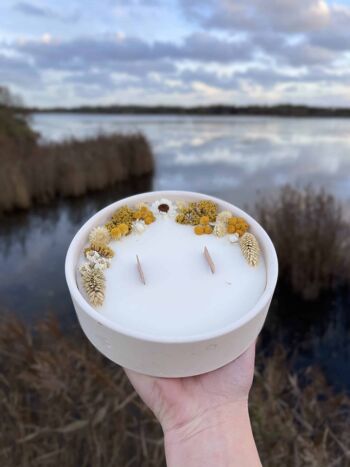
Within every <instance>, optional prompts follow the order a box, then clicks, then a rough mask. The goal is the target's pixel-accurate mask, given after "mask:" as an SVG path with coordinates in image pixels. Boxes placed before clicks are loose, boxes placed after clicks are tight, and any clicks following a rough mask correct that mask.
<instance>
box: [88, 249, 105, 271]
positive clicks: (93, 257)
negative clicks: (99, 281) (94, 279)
mask: <svg viewBox="0 0 350 467" xmlns="http://www.w3.org/2000/svg"><path fill="white" fill-rule="evenodd" d="M85 256H86V259H87V260H88V261H89V263H91V264H92V265H93V267H94V268H95V269H100V270H101V271H104V270H105V269H107V268H109V267H110V265H111V260H110V258H105V257H103V256H101V255H100V254H99V253H98V252H97V251H94V250H90V251H88V252H87V253H86V255H85Z"/></svg>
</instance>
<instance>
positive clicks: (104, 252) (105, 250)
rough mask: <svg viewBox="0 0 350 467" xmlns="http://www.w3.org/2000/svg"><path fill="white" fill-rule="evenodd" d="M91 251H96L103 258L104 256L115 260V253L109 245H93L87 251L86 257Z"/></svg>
mask: <svg viewBox="0 0 350 467" xmlns="http://www.w3.org/2000/svg"><path fill="white" fill-rule="evenodd" d="M89 250H95V251H97V253H99V254H100V255H101V256H104V257H105V258H113V256H114V251H113V250H112V248H110V247H109V246H107V245H105V246H103V245H95V244H94V243H92V244H91V246H90V247H88V248H86V249H85V256H86V254H87V252H88V251H89Z"/></svg>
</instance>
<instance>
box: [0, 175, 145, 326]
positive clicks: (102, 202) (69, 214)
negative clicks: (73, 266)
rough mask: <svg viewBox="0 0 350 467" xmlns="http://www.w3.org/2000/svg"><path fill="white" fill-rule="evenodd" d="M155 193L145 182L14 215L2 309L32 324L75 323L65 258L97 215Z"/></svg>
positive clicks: (1, 240) (4, 257) (8, 228)
mask: <svg viewBox="0 0 350 467" xmlns="http://www.w3.org/2000/svg"><path fill="white" fill-rule="evenodd" d="M150 189H152V185H151V180H150V179H149V178H144V179H140V180H138V181H137V182H136V183H134V184H133V185H132V186H130V185H129V186H124V187H121V188H120V189H119V190H109V191H105V192H100V193H94V194H90V195H89V196H85V197H84V198H79V199H70V200H61V201H59V202H57V203H55V204H53V205H50V206H49V207H37V208H35V209H33V210H31V211H30V213H24V212H23V213H17V214H14V215H8V216H6V217H4V218H3V219H2V222H1V224H0V255H1V262H0V276H1V281H0V297H1V302H0V308H1V310H5V311H6V310H10V311H11V312H15V313H16V314H17V315H19V316H21V317H23V318H25V319H26V320H27V321H35V320H36V319H37V318H40V317H42V316H43V315H45V314H46V313H48V312H51V311H53V312H55V314H58V315H59V316H60V318H61V319H62V320H63V321H64V320H65V319H66V318H68V320H69V322H71V318H72V316H73V314H72V311H73V310H72V305H71V300H70V298H69V296H68V293H67V287H66V284H65V279H64V258H65V254H66V251H67V248H68V245H69V243H70V241H71V239H72V238H73V236H74V235H75V233H76V232H77V230H78V229H79V228H80V226H81V225H82V224H83V223H84V222H85V221H86V220H87V219H88V218H89V217H90V216H91V215H92V214H94V213H95V212H96V211H98V210H99V209H101V208H102V207H104V206H106V205H107V204H109V203H111V202H113V201H115V200H117V199H120V198H123V197H125V196H128V195H131V194H135V193H141V192H143V191H148V190H150Z"/></svg>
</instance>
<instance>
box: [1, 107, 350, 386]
mask: <svg viewBox="0 0 350 467" xmlns="http://www.w3.org/2000/svg"><path fill="white" fill-rule="evenodd" d="M32 126H33V127H34V129H36V130H37V131H39V132H40V133H41V134H42V139H44V140H55V141H59V140H61V139H63V138H70V137H77V138H83V137H86V136H92V135H95V134H97V133H111V132H115V131H118V132H123V133H128V132H135V131H141V132H143V133H144V134H145V135H146V136H147V137H148V139H149V140H150V142H151V144H152V147H153V150H154V153H155V158H156V174H155V177H154V180H153V189H160V190H162V189H183V190H194V191H202V192H205V193H209V194H212V195H216V196H219V197H222V198H225V199H227V200H228V201H231V202H233V203H235V204H236V205H238V206H241V207H247V205H248V206H252V205H253V203H254V201H255V200H256V198H257V197H258V196H261V194H267V193H270V192H273V191H275V190H276V189H277V188H278V187H279V186H281V185H283V184H285V183H291V184H293V185H305V184H307V183H312V184H313V185H314V186H318V187H325V188H326V189H327V191H329V192H331V193H333V194H334V195H335V196H336V197H337V198H338V199H340V200H341V201H342V202H343V204H344V207H345V210H346V212H347V213H348V214H350V119H349V120H346V119H334V120H332V119H294V118H288V119H282V118H271V117H266V118H264V117H256V118H255V117H194V118H192V117H182V116H181V117H179V116H176V117H175V116H127V115H125V116H124V115H123V116H109V115H65V114H37V115H34V116H33V118H32ZM151 188H152V186H151V184H150V182H149V181H144V183H142V184H141V185H140V186H137V187H128V188H127V189H126V188H125V189H121V190H120V191H118V192H104V193H99V194H91V195H89V196H87V197H85V198H83V199H78V200H74V201H72V200H66V201H60V202H57V203H55V204H53V205H51V206H50V207H39V208H35V209H34V210H32V211H31V212H29V213H22V214H15V215H11V216H7V217H6V218H5V219H2V221H1V222H0V255H1V262H0V277H1V281H0V309H2V310H10V312H12V313H13V312H14V313H16V314H17V315H19V316H21V317H23V318H24V319H26V320H27V321H28V322H32V321H33V320H34V321H35V320H36V319H39V318H41V317H42V316H43V315H44V314H46V313H49V312H53V313H55V314H56V315H58V316H59V317H60V319H61V321H63V322H65V323H66V325H68V326H71V325H74V323H75V318H74V312H73V309H72V305H71V302H70V298H69V296H68V292H67V289H66V285H65V282H64V274H63V264H64V256H65V252H66V249H67V247H68V244H69V242H70V240H71V238H72V237H73V235H74V233H75V232H76V231H77V230H78V228H79V226H80V225H81V224H82V223H83V222H84V221H85V220H86V219H87V218H89V217H90V216H91V214H92V213H94V212H96V211H97V210H98V209H100V208H101V207H102V206H104V205H106V204H108V203H110V202H112V201H113V200H116V199H118V198H121V197H124V196H126V195H128V194H131V193H133V192H141V191H146V190H149V189H151ZM250 209H251V208H248V210H250ZM303 306H304V305H303V304H300V303H297V304H296V303H291V302H290V300H289V299H288V300H286V298H285V295H283V294H278V296H276V298H275V301H274V303H273V307H272V313H270V320H269V321H270V324H269V329H271V333H272V339H273V338H275V336H276V335H280V334H283V333H284V332H285V330H286V329H289V328H293V330H294V331H295V332H293V335H292V336H290V339H291V342H292V344H291V345H290V347H291V348H297V349H298V351H299V352H298V355H299V356H298V359H297V361H296V366H305V365H308V364H310V363H312V364H315V363H319V364H320V366H322V367H323V368H324V369H325V370H326V373H327V376H328V378H329V379H330V381H331V382H332V384H333V385H334V386H335V387H339V388H342V387H348V388H349V390H350V375H349V372H348V361H349V356H350V335H349V334H350V322H349V321H350V318H349V313H348V310H349V308H350V300H349V296H348V295H346V294H341V293H340V294H337V295H335V296H334V298H332V299H330V300H329V301H327V302H322V306H321V302H319V303H318V304H315V305H314V310H313V312H312V313H310V310H309V309H308V310H306V311H305V314H304V315H303V316H308V317H310V321H309V322H305V320H304V319H300V314H296V313H295V310H300V309H302V307H303ZM283 310H284V313H283ZM276 316H278V317H279V319H278V320H277V322H276V323H275V322H274V319H273V318H274V317H276ZM270 340H271V336H270Z"/></svg>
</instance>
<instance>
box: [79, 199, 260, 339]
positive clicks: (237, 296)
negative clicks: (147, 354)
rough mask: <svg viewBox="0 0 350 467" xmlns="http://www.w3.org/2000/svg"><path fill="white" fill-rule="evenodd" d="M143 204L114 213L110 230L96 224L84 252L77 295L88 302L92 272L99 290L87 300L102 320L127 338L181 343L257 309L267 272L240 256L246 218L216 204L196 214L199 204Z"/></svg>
mask: <svg viewBox="0 0 350 467" xmlns="http://www.w3.org/2000/svg"><path fill="white" fill-rule="evenodd" d="M143 201H146V200H142V197H141V198H140V199H139V200H138V202H137V203H131V204H130V203H126V204H125V205H122V208H127V209H126V210H125V211H126V212H125V213H124V212H123V211H120V208H119V212H120V216H119V217H118V214H117V219H116V222H115V223H113V221H112V223H111V219H113V215H112V216H110V217H109V218H106V219H105V225H106V226H107V227H105V225H104V224H102V225H99V226H95V227H94V228H93V229H92V230H91V232H90V243H91V244H90V245H89V242H88V239H86V240H87V242H86V245H85V249H84V250H85V251H84V250H82V251H81V255H80V258H79V262H78V267H79V268H80V271H81V275H80V278H79V281H78V284H79V289H80V291H81V293H82V294H83V296H84V297H85V298H86V300H87V301H89V295H88V293H87V291H86V290H85V288H84V273H86V271H88V272H89V271H90V268H91V267H93V268H95V267H96V266H97V269H98V271H97V279H99V278H100V279H101V289H99V291H98V294H99V295H98V294H97V299H96V300H92V302H93V304H95V305H96V310H98V312H99V313H100V314H101V315H103V316H104V317H106V318H107V319H108V320H110V321H111V322H113V323H115V324H116V325H118V326H122V327H123V328H125V329H127V330H129V331H130V332H136V333H143V334H145V335H147V336H149V337H150V338H166V339H172V338H173V339H179V338H186V337H191V336H201V335H203V334H206V333H208V332H210V331H212V332H219V331H220V329H224V328H225V327H226V326H228V325H229V324H230V323H233V322H234V321H237V320H239V319H240V318H242V317H243V316H244V315H245V314H246V313H247V312H248V311H249V310H251V309H252V308H253V307H254V305H255V304H256V303H257V302H258V300H259V298H260V297H261V295H262V293H263V292H264V290H265V286H266V268H265V260H264V257H263V255H260V256H259V258H258V263H257V264H256V265H252V264H251V262H249V258H248V259H247V257H246V256H245V255H244V254H243V253H244V251H243V249H242V248H243V247H244V246H242V239H243V236H244V234H245V233H246V231H247V232H249V225H248V224H247V223H246V222H245V220H244V218H241V217H237V216H234V214H233V213H232V212H231V211H227V210H223V209H220V207H219V206H218V205H217V204H216V203H214V202H210V203H209V205H208V206H207V208H208V209H209V211H208V212H207V211H206V208H205V206H204V207H203V212H199V214H198V215H197V211H198V209H197V208H198V207H199V205H198V203H200V201H201V200H199V201H198V200H193V199H190V198H189V199H187V200H184V203H180V205H178V204H177V200H176V199H167V198H166V199H164V198H159V199H156V200H155V201H153V202H151V203H150V202H149V203H147V202H145V204H144V205H143V204H142V202H143ZM191 202H196V203H197V206H195V209H194V210H193V212H194V216H195V217H194V218H191V210H190V208H189V206H190V203H191ZM140 203H141V208H140V206H139V205H140ZM213 205H214V206H215V212H211V211H210V209H212V208H213ZM128 210H129V211H131V212H132V220H131V219H130V215H129V214H130V213H129V211H128ZM192 214H193V213H192ZM201 214H203V215H201ZM184 215H185V216H186V215H187V216H188V218H184V217H183V216H184ZM188 222H191V224H189V223H188ZM96 227H97V228H96ZM106 228H107V229H108V232H109V235H110V238H108V232H106ZM250 235H251V234H250ZM104 236H105V237H104ZM247 238H248V240H249V237H248V236H247ZM253 239H254V237H253ZM94 241H96V242H97V248H95V247H94V244H93V243H94ZM91 245H92V249H91V250H90V249H89V248H91ZM102 246H105V248H106V251H104V250H103V248H102ZM93 248H95V250H94V249H93ZM113 253H114V256H113V257H112V258H109V256H111V255H112V254H113ZM106 256H107V258H106ZM87 259H88V261H87ZM99 262H100V263H99ZM90 272H91V271H90ZM78 277H79V274H78ZM89 278H90V276H89Z"/></svg>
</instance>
